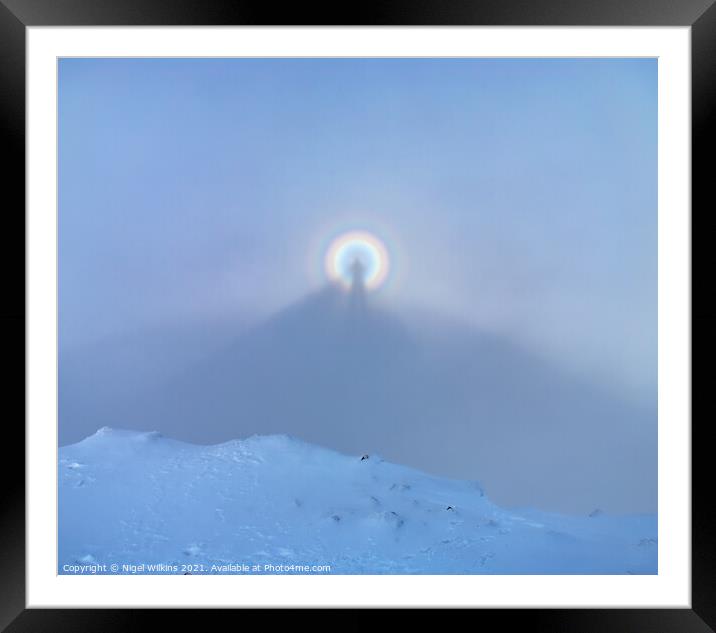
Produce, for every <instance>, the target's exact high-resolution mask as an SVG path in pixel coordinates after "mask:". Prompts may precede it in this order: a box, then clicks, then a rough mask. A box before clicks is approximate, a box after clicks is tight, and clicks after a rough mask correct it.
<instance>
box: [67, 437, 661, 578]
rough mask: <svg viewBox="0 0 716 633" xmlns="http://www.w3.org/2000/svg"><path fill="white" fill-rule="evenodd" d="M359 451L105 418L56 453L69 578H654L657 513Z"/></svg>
mask: <svg viewBox="0 0 716 633" xmlns="http://www.w3.org/2000/svg"><path fill="white" fill-rule="evenodd" d="M362 457H363V456H362V455H342V454H340V453H337V452H334V451H331V450H327V449H324V448H321V447H317V446H313V445H311V444H307V443H305V442H302V441H300V440H298V439H295V438H292V437H289V436H285V435H271V436H253V437H250V438H248V439H245V440H233V441H230V442H226V443H223V444H218V445H214V446H200V445H194V444H187V443H183V442H178V441H175V440H171V439H167V438H164V437H163V436H161V435H160V434H159V433H156V432H149V433H141V432H136V431H123V430H115V429H109V428H106V427H105V428H102V429H100V430H99V431H97V432H96V433H95V434H94V435H92V436H90V437H88V438H86V439H84V440H82V441H81V442H79V443H77V444H73V445H70V446H65V447H61V448H60V449H59V561H58V572H59V573H77V569H79V568H81V567H82V566H85V568H86V569H90V568H92V569H99V570H100V571H99V573H114V570H111V568H110V567H109V566H110V565H112V564H118V565H119V569H118V570H117V573H184V571H185V570H186V569H187V567H186V566H187V565H188V566H190V567H189V569H190V570H191V573H251V572H253V573H257V572H259V573H313V572H311V571H308V572H306V571H305V569H304V568H301V569H298V570H297V569H296V568H295V567H293V568H292V565H293V566H295V565H301V566H304V565H307V566H312V565H329V566H330V573H333V574H655V573H657V540H656V539H657V519H656V516H655V515H638V516H610V515H608V514H604V513H601V512H593V513H591V516H579V517H575V516H562V515H557V514H548V513H543V512H538V511H535V510H519V511H516V510H508V509H503V508H500V507H498V506H496V505H495V504H493V503H492V502H491V501H490V500H489V499H488V497H487V496H486V495H485V493H484V491H483V490H482V488H481V486H480V485H479V484H478V483H476V482H467V481H457V480H450V479H442V478H438V477H434V476H430V475H427V474H424V473H422V472H420V471H417V470H414V469H411V468H407V467H404V466H399V465H396V464H392V463H389V462H387V461H384V460H382V459H381V458H380V457H379V456H377V455H372V454H371V455H369V456H368V457H367V458H365V459H362ZM102 565H105V566H106V570H104V571H103V570H102V568H101V567H99V568H98V567H96V566H102ZM122 565H129V566H130V567H122ZM141 565H145V567H143V568H142V567H140V566H141ZM151 565H165V566H167V567H166V568H164V567H154V568H152V567H147V566H151ZM240 565H246V566H247V567H237V566H240ZM266 565H273V566H274V567H273V568H270V567H264V566H266ZM68 566H69V567H68ZM232 566H233V567H232ZM253 566H258V568H254V567H253ZM318 573H320V572H318ZM323 573H326V572H323Z"/></svg>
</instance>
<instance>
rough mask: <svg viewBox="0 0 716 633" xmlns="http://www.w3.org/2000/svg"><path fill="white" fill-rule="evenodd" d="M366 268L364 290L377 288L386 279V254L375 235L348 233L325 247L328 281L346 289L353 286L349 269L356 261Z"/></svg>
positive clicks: (387, 269)
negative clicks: (339, 284) (359, 261)
mask: <svg viewBox="0 0 716 633" xmlns="http://www.w3.org/2000/svg"><path fill="white" fill-rule="evenodd" d="M356 257H357V258H358V259H360V260H361V263H362V264H363V265H364V266H365V267H366V274H365V280H364V281H365V287H366V289H368V290H375V289H376V288H379V287H380V286H381V285H382V284H383V282H384V281H385V280H386V278H387V277H388V271H389V268H390V261H389V258H388V250H387V249H386V248H385V245H384V244H383V242H381V241H380V240H379V239H378V238H377V237H376V236H375V235H373V234H372V233H368V232H367V231H349V232H348V233H342V234H341V235H339V236H338V237H336V238H335V239H334V240H333V241H332V242H331V244H330V245H329V247H328V250H327V251H326V257H325V271H326V275H327V276H328V278H329V279H330V280H332V281H337V282H339V283H341V284H342V285H344V286H346V287H348V286H350V284H351V282H352V278H351V273H350V268H351V264H352V263H353V260H354V259H355V258H356Z"/></svg>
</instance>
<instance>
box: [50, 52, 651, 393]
mask: <svg viewBox="0 0 716 633" xmlns="http://www.w3.org/2000/svg"><path fill="white" fill-rule="evenodd" d="M59 139H60V146H59V165H60V168H59V178H60V181H59V182H60V189H59V283H60V294H59V318H60V346H61V349H63V350H72V349H74V348H79V347H81V346H83V345H85V344H87V343H90V342H92V341H96V340H98V339H102V338H107V337H115V336H120V335H125V334H127V333H131V332H135V331H142V330H144V329H147V328H150V327H151V328H156V327H158V326H159V327H163V326H164V325H166V326H172V325H174V324H177V323H181V322H182V321H187V320H189V319H193V320H199V321H201V320H203V319H213V318H234V316H235V317H236V319H237V321H238V320H241V321H242V322H244V321H248V322H250V321H251V320H253V319H258V318H260V317H262V316H265V315H268V314H270V313H272V312H273V311H275V310H277V309H279V308H281V307H283V306H286V305H289V304H291V303H292V302H293V301H295V300H297V299H299V298H300V297H302V296H305V295H306V294H307V293H308V292H310V291H312V290H314V289H316V288H317V286H319V285H320V284H321V283H323V280H322V279H321V276H320V262H321V255H322V253H323V249H325V245H326V241H327V240H328V239H330V237H331V236H332V235H334V234H335V232H336V231H337V230H340V229H341V228H344V227H345V228H354V227H355V228H368V229H371V230H373V231H375V232H376V233H377V234H378V235H380V237H381V238H382V239H383V240H384V241H385V243H386V244H387V246H388V248H389V251H390V255H391V262H392V265H393V269H392V274H391V277H390V280H389V283H388V285H387V286H386V287H385V288H384V289H383V290H381V292H380V297H379V299H380V301H382V302H384V303H385V304H386V305H389V306H391V307H394V308H397V309H399V310H402V311H403V312H405V311H407V310H408V308H410V309H414V310H416V311H417V310H427V311H433V312H434V311H437V312H442V313H444V314H446V315H448V316H450V317H453V318H455V319H460V320H463V321H466V322H468V323H472V324H474V325H477V326H480V327H484V328H488V329H493V330H497V331H500V332H503V333H506V334H508V335H509V336H511V337H514V338H516V339H519V340H520V341H522V342H524V343H525V344H527V345H529V346H530V347H531V348H532V349H534V350H536V351H538V352H539V353H541V354H543V355H546V356H549V357H550V358H552V359H555V360H556V361H558V362H559V363H560V364H562V365H563V366H565V367H569V368H571V369H574V370H577V371H579V372H583V373H585V374H587V375H589V376H595V377H597V378H598V379H599V380H600V381H602V382H603V384H604V385H607V386H608V387H609V388H613V389H615V390H618V391H620V392H622V393H624V394H627V395H628V396H629V397H630V398H633V399H635V400H639V401H641V400H651V399H652V398H653V393H654V391H653V390H654V388H655V385H656V335H657V319H656V296H657V277H656V272H657V62H656V60H653V59H604V60H585V59H573V60H572V59H565V60H556V59H549V60H532V59H531V60H522V59H510V60H503V59H482V60H480V59H390V60H386V59H365V60H363V59H335V60H334V59H156V60H155V59H62V60H60V62H59Z"/></svg>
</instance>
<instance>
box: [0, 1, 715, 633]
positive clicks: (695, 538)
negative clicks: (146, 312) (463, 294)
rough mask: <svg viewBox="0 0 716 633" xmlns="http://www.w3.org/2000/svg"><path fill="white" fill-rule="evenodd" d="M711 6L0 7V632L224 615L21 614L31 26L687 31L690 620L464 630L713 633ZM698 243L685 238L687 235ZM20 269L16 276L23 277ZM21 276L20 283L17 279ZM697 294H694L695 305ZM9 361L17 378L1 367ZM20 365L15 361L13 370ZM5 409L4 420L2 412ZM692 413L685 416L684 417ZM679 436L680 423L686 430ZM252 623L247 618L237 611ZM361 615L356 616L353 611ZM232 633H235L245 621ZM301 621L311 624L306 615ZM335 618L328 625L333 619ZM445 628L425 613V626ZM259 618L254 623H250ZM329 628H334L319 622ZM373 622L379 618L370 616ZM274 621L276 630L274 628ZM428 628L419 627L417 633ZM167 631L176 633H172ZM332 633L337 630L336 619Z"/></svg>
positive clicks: (639, 618)
mask: <svg viewBox="0 0 716 633" xmlns="http://www.w3.org/2000/svg"><path fill="white" fill-rule="evenodd" d="M714 1H715V0H680V1H679V2H671V1H670V0H620V1H619V2H616V1H614V0H610V1H608V2H607V1H602V2H595V1H594V0H569V1H567V0H531V1H530V2H523V1H520V0H484V1H476V0H452V1H450V0H417V1H415V0H413V1H412V2H411V1H410V0H402V1H389V0H384V1H382V2H373V3H357V4H354V5H350V6H345V5H344V6H340V5H339V4H334V5H333V7H332V8H331V7H330V6H328V7H327V6H324V5H319V4H318V3H316V4H315V5H310V6H309V5H306V4H304V3H300V4H298V3H297V4H292V5H289V4H287V5H286V6H281V7H280V8H279V7H277V6H275V5H273V3H259V2H256V1H255V0H251V1H247V0H233V1H232V0H0V147H2V150H3V151H2V153H3V155H4V157H5V158H6V161H4V162H5V167H4V169H3V171H2V183H3V194H4V195H3V198H4V200H5V201H6V202H5V203H4V204H3V206H2V210H3V213H2V227H3V229H4V237H5V239H4V245H3V246H4V248H2V249H0V253H1V254H2V255H1V256H2V258H3V261H2V264H3V266H2V268H0V270H2V271H3V273H4V274H3V280H4V292H3V294H4V298H5V299H6V301H5V302H4V308H3V311H2V314H1V315H0V318H1V319H2V332H3V333H4V335H5V336H4V346H3V349H4V351H5V354H4V361H5V363H4V364H5V366H6V369H8V371H7V373H6V376H5V378H4V380H3V385H4V387H5V389H4V390H3V393H4V398H3V403H4V404H5V407H6V410H7V409H9V410H7V413H6V415H5V416H4V419H3V423H2V435H1V437H2V438H3V440H4V448H5V451H4V454H5V458H6V459H3V460H0V463H1V465H0V468H1V469H2V479H0V481H1V482H2V484H1V485H0V489H2V505H0V517H1V519H0V537H1V538H0V570H2V576H1V577H0V586H1V587H2V588H1V589H0V629H2V630H6V631H9V632H19V631H33V632H40V631H64V630H68V631H73V632H77V633H79V632H81V631H92V632H95V631H103V632H109V631H126V630H142V629H150V628H151V629H156V628H158V627H162V628H164V627H167V626H169V625H170V622H171V621H176V622H177V624H181V625H183V626H185V627H187V628H188V627H191V628H199V627H200V629H201V630H206V629H207V627H208V626H214V625H213V624H210V623H209V622H210V621H211V620H213V619H214V617H217V616H218V615H220V614H224V615H226V611H225V610H221V611H220V612H218V611H207V610H181V611H177V610H166V609H162V610H157V609H147V610H137V609H113V610H109V609H94V610H92V609H25V511H24V508H25V483H24V478H23V477H22V476H21V474H22V473H23V472H24V469H23V464H24V451H22V454H21V455H20V457H19V458H18V459H17V460H16V461H15V462H14V463H13V460H10V459H7V458H8V457H9V456H14V457H17V455H18V453H20V447H21V446H24V439H25V435H24V427H23V425H22V424H21V422H20V420H21V416H22V417H23V418H24V410H25V400H24V395H23V394H24V384H25V383H24V381H25V374H24V371H21V369H20V367H23V368H24V366H25V355H24V348H23V349H22V350H21V348H22V347H23V343H24V340H25V277H24V262H25V257H24V249H25V240H24V235H25V225H24V217H25V216H24V210H25V54H26V51H25V41H26V27H31V26H80V25H87V26H100V25H107V26H121V25H127V26H131V25H159V26H173V25H243V26H246V25H291V26H298V25H365V26H370V25H483V26H491V25H495V26H497V25H502V26H509V25H525V26H550V25H561V26H690V27H691V43H692V69H691V78H692V86H691V88H692V216H691V221H692V271H693V273H692V296H694V297H696V298H698V297H701V299H697V300H696V301H693V300H692V304H693V305H692V337H693V333H695V332H697V331H698V332H699V335H700V336H699V345H698V347H695V346H693V344H692V347H693V348H694V352H695V353H694V354H693V355H692V364H693V367H694V369H695V363H693V361H694V360H695V361H699V360H701V362H702V364H704V366H705V367H704V369H702V370H701V371H700V372H698V373H697V372H695V371H693V370H692V385H698V384H702V385H703V387H702V389H701V391H700V393H701V394H702V395H701V396H699V395H698V394H697V392H696V390H695V389H694V388H693V387H692V394H693V395H692V402H693V404H694V405H696V404H698V405H700V411H699V415H693V414H692V420H691V425H692V426H691V428H692V484H693V485H692V602H691V604H692V608H691V609H688V608H683V609H593V608H590V609H479V610H475V611H473V612H471V613H470V614H469V617H470V618H471V619H473V623H472V624H471V625H478V626H480V625H482V626H485V625H487V626H490V625H491V626H494V627H495V628H497V627H499V628H500V629H505V628H507V627H510V628H511V627H516V630H532V631H542V630H544V631H554V632H557V631H575V632H576V631H579V632H580V633H588V632H592V631H612V632H618V631H629V632H630V633H634V632H639V631H658V632H659V633H670V632H674V633H690V632H693V633H696V632H703V633H706V632H707V631H713V630H716V548H714V543H715V542H716V504H714V503H713V492H712V488H711V483H710V482H711V477H710V475H711V473H710V470H711V469H710V465H711V462H710V459H711V455H710V453H711V448H710V445H709V442H708V441H707V437H708V426H709V425H710V423H711V420H712V419H713V416H711V415H709V412H710V409H711V408H712V405H711V407H709V401H710V399H711V398H709V395H708V393H707V390H706V388H705V387H706V385H707V382H706V381H708V380H709V373H708V366H706V362H707V359H710V358H713V352H714V351H715V346H714V334H713V332H714V329H716V328H714V325H715V321H714V317H715V316H716V314H715V313H714V312H712V308H711V307H710V305H709V302H708V301H707V299H706V298H707V297H708V296H709V292H708V286H707V283H708V275H709V272H710V270H711V269H712V268H713V263H712V259H713V257H712V255H711V251H710V250H707V248H706V245H705V244H702V245H701V247H700V248H697V246H699V244H698V242H699V240H701V241H704V240H706V239H708V237H710V236H713V235H716V232H714V230H713V229H714V224H715V223H716V220H714V217H715V214H714V213H713V210H714V208H715V207H716V205H714V195H713V193H712V190H711V186H710V185H711V180H712V179H713V176H712V175H711V173H710V170H709V167H708V166H709V164H710V161H709V160H708V155H707V153H712V152H713V148H714V147H716V132H715V131H714V128H715V126H714V122H715V121H716V107H715V106H716V4H714ZM694 226H695V227H696V229H697V230H693V227H694ZM21 269H22V270H21ZM21 273H23V274H21ZM699 288H700V289H701V292H698V290H699ZM11 359H12V360H15V361H16V363H17V365H15V364H11V362H9V361H11ZM21 359H22V360H21ZM8 404H12V405H14V406H11V407H8ZM693 410H694V411H695V410H696V408H694V409H693ZM684 423H685V424H688V423H689V420H684ZM248 611H253V610H248ZM364 611H365V610H364ZM228 615H229V616H230V617H232V618H234V620H233V622H234V626H239V625H240V623H244V622H246V620H245V618H246V617H247V616H248V615H249V613H248V612H247V610H244V612H243V613H242V614H241V616H240V618H241V619H235V618H236V615H235V614H230V613H229V614H228ZM306 615H308V617H311V618H312V619H314V620H315V619H318V620H319V621H320V620H321V619H322V618H323V615H322V614H320V613H314V614H310V615H309V614H306ZM333 615H336V614H333ZM444 616H445V614H436V613H433V612H430V613H427V612H424V613H422V614H421V616H420V617H421V619H422V618H425V617H429V618H432V617H440V618H443V617H444ZM265 617H266V614H264V615H261V614H258V618H261V619H260V620H258V621H259V622H260V621H261V620H262V619H263V618H265ZM295 617H296V614H295V613H289V612H288V610H284V611H282V612H280V613H276V614H272V615H271V623H272V624H273V625H278V626H281V625H284V624H288V623H289V622H290V621H289V618H292V619H293V618H295ZM327 617H331V615H330V614H329V615H328V616H327ZM380 617H381V618H382V617H383V616H382V615H381V616H380ZM275 618H278V620H276V619H275ZM373 618H374V615H373V614H371V613H368V612H367V611H365V612H358V613H357V614H356V615H355V617H354V618H351V619H350V624H349V626H351V628H357V627H358V626H373V625H374V624H375V621H373V622H371V620H373ZM425 624H426V625H428V626H430V623H428V622H425ZM172 625H173V624H172ZM338 625H339V626H345V619H343V618H341V623H340V624H338Z"/></svg>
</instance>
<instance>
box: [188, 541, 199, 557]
mask: <svg viewBox="0 0 716 633" xmlns="http://www.w3.org/2000/svg"><path fill="white" fill-rule="evenodd" d="M184 554H185V555H186V556H198V555H199V554H201V547H200V546H199V545H197V544H196V543H192V544H191V545H189V546H188V547H187V548H185V549H184Z"/></svg>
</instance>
